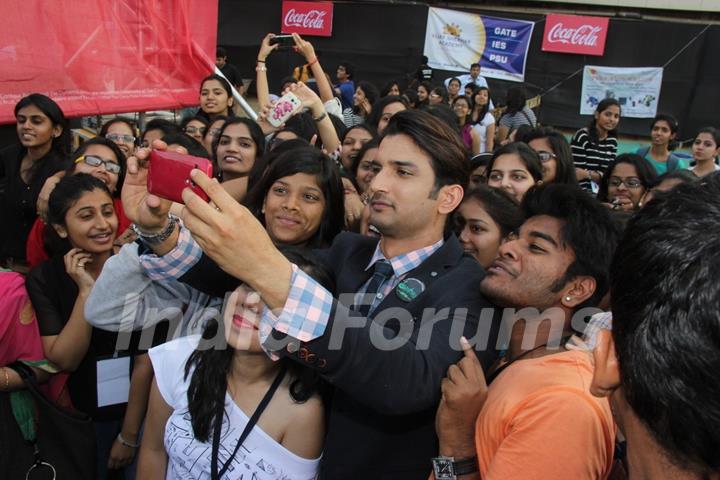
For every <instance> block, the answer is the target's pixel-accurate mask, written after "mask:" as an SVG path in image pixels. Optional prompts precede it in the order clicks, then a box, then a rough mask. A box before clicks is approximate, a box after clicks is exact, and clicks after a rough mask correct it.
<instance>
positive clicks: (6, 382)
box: [2, 367, 10, 392]
mask: <svg viewBox="0 0 720 480" xmlns="http://www.w3.org/2000/svg"><path fill="white" fill-rule="evenodd" d="M2 371H3V373H4V374H5V391H6V392H9V391H10V376H9V375H8V373H7V367H3V369H2Z"/></svg>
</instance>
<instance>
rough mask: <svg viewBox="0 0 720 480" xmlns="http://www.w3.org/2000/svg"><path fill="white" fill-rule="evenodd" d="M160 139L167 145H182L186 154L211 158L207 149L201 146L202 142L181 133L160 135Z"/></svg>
mask: <svg viewBox="0 0 720 480" xmlns="http://www.w3.org/2000/svg"><path fill="white" fill-rule="evenodd" d="M162 141H163V142H165V143H167V144H168V145H180V146H181V147H184V148H185V150H187V152H188V155H192V156H193V157H201V158H207V159H208V160H212V159H211V158H210V154H209V153H208V152H207V150H205V147H203V145H202V143H200V142H198V141H197V140H195V139H194V138H192V137H190V136H188V135H185V134H183V133H172V134H170V135H165V136H164V137H162Z"/></svg>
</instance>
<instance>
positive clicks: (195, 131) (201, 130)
mask: <svg viewBox="0 0 720 480" xmlns="http://www.w3.org/2000/svg"><path fill="white" fill-rule="evenodd" d="M205 130H207V129H206V128H205V127H185V128H183V132H185V133H187V134H188V135H197V134H200V135H205ZM219 131H220V130H218V132H219ZM213 136H214V135H213Z"/></svg>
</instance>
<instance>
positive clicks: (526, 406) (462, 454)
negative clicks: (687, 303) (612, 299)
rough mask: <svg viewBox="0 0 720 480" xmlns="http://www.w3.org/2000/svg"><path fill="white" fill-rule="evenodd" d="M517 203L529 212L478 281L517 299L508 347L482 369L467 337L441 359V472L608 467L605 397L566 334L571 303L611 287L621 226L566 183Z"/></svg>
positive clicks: (497, 474)
mask: <svg viewBox="0 0 720 480" xmlns="http://www.w3.org/2000/svg"><path fill="white" fill-rule="evenodd" d="M523 208H524V211H525V215H526V221H525V223H523V225H522V226H521V227H520V229H519V230H518V232H517V233H515V234H513V235H512V236H511V237H510V238H509V239H508V240H507V241H506V242H505V243H504V244H503V245H501V247H500V251H499V256H498V258H497V259H496V261H495V262H494V263H493V264H492V265H491V266H490V267H489V268H488V271H487V277H486V278H485V279H484V280H483V283H482V284H481V291H482V293H483V294H484V295H485V296H487V297H488V298H489V299H491V300H492V301H494V303H496V304H497V305H498V306H500V307H504V308H509V309H513V310H512V312H514V313H513V314H512V315H505V316H504V317H505V318H504V322H503V325H502V326H501V336H502V335H503V333H505V335H506V339H507V341H508V343H507V345H506V349H507V350H506V353H505V355H504V357H503V358H502V359H501V360H500V361H499V362H498V363H497V364H496V365H494V366H493V367H491V368H490V369H489V370H488V372H487V375H485V373H484V372H483V369H482V368H481V366H480V364H479V362H478V361H477V357H476V355H475V352H473V350H472V347H470V345H469V344H468V343H467V342H465V345H464V348H465V357H464V358H463V359H462V360H461V361H460V362H458V364H456V365H453V366H451V367H450V369H449V370H448V375H447V378H446V379H445V380H444V381H443V384H442V393H443V397H442V401H441V403H440V407H439V408H438V414H437V418H436V429H437V433H438V437H439V440H440V447H439V454H440V456H439V457H438V458H435V459H433V465H434V474H435V478H436V480H446V479H455V478H458V479H477V478H482V479H483V480H494V479H502V480H513V479H518V480H519V479H522V480H528V479H565V478H566V479H573V480H581V479H597V478H605V477H606V476H607V475H608V474H609V472H610V469H611V466H612V460H613V449H614V441H615V426H614V422H613V418H612V414H611V411H610V405H609V403H608V402H607V401H605V399H600V398H596V397H594V396H593V395H592V394H591V393H590V391H589V386H590V382H591V380H592V374H593V367H592V363H591V358H590V357H591V354H590V352H588V351H586V350H583V349H582V348H579V345H578V344H577V342H575V341H574V340H575V338H573V339H572V340H571V341H568V340H569V339H570V337H571V336H572V327H573V325H574V324H575V322H578V321H579V320H581V319H582V318H583V317H584V316H582V315H576V314H577V312H578V311H579V310H581V309H583V308H586V307H593V306H595V305H597V304H598V302H599V301H600V299H601V298H602V297H603V296H604V295H605V293H606V292H607V289H608V283H609V282H608V270H609V266H610V260H611V258H612V255H613V252H614V250H615V247H616V245H617V242H618V239H619V229H618V228H617V226H616V225H615V223H614V222H613V221H612V219H611V218H610V214H609V211H608V210H607V209H605V208H604V207H603V206H602V205H601V204H600V203H598V202H597V201H596V200H595V199H593V198H592V197H590V196H589V195H588V194H586V193H585V192H582V191H580V190H579V189H578V188H576V187H570V186H567V185H548V186H546V187H544V188H539V189H537V190H532V191H530V192H528V194H526V197H525V199H524V203H523ZM506 312H508V311H507V310H506ZM574 316H576V317H577V319H576V320H575V322H573V317H574ZM510 318H512V321H510V322H507V320H506V319H510ZM508 323H509V324H508ZM581 324H583V323H581ZM575 326H577V324H575ZM491 382H492V383H491ZM473 467H475V468H473ZM478 470H479V471H478Z"/></svg>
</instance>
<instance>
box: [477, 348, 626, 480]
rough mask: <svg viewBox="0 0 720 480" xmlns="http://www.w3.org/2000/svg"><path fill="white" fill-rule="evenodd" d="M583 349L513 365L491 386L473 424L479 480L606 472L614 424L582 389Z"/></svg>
mask: <svg viewBox="0 0 720 480" xmlns="http://www.w3.org/2000/svg"><path fill="white" fill-rule="evenodd" d="M592 373H593V367H592V364H591V363H590V358H589V355H588V353H587V352H584V351H568V352H562V353H557V354H553V355H547V356H544V357H539V358H531V359H527V360H518V361H517V362H516V363H514V364H513V365H511V366H509V367H508V368H506V369H505V370H504V371H503V372H501V373H500V375H498V377H497V378H496V379H495V381H494V382H493V383H492V384H491V385H490V388H489V390H488V397H487V401H486V402H485V405H484V406H483V408H482V410H481V411H480V415H479V416H478V419H477V423H476V425H475V448H476V449H477V455H478V462H479V464H480V475H481V478H482V479H483V480H495V479H498V480H499V479H502V480H513V479H522V480H533V479H553V480H557V479H572V480H583V479H599V478H606V477H607V476H608V474H609V473H610V469H611V467H612V460H613V450H614V446H615V432H616V430H615V423H614V421H613V417H612V413H611V412H610V404H609V403H608V401H607V399H605V398H596V397H594V396H593V395H592V394H591V393H590V392H589V387H590V382H591V380H592Z"/></svg>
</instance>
